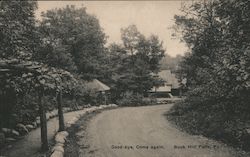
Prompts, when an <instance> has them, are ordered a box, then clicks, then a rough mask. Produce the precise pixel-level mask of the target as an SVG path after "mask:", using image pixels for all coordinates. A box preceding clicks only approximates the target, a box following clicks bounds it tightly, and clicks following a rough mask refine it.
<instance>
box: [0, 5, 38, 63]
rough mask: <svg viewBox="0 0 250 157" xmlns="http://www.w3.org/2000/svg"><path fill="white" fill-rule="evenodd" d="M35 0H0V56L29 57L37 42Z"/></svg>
mask: <svg viewBox="0 0 250 157" xmlns="http://www.w3.org/2000/svg"><path fill="white" fill-rule="evenodd" d="M36 7H37V6H36V2H35V1H11V2H9V1H1V2H0V36H1V38H0V57H1V58H10V57H16V58H22V59H27V58H28V59H29V58H31V56H32V53H34V51H35V50H36V47H37V46H36V45H37V43H38V41H39V40H38V38H37V31H36V28H35V18H34V10H35V9H36Z"/></svg>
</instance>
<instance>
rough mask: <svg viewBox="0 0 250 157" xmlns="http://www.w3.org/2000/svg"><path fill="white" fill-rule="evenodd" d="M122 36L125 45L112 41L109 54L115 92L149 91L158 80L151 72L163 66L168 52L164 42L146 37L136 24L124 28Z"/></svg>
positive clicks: (153, 37) (143, 92)
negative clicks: (162, 63) (165, 54)
mask: <svg viewBox="0 0 250 157" xmlns="http://www.w3.org/2000/svg"><path fill="white" fill-rule="evenodd" d="M121 38H122V41H123V44H122V45H117V44H112V45H111V46H110V47H109V53H108V54H109V62H110V64H111V65H112V67H111V69H113V73H114V74H113V76H112V81H113V82H115V83H114V89H115V93H116V94H118V95H120V96H122V95H123V94H124V93H126V92H133V93H134V94H142V95H143V94H146V93H147V91H148V90H150V89H151V88H152V87H153V85H154V83H156V82H157V81H155V80H156V79H157V78H156V77H154V76H153V75H152V73H157V72H158V70H159V68H160V67H159V61H160V60H161V58H162V57H163V55H164V52H165V51H164V49H163V48H162V42H160V41H159V39H158V37H157V36H155V35H152V36H150V37H148V38H146V37H145V36H144V35H142V34H141V33H140V32H139V31H138V29H137V27H136V26H135V25H131V26H128V27H127V28H123V29H121Z"/></svg>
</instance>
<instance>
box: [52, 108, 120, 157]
mask: <svg viewBox="0 0 250 157" xmlns="http://www.w3.org/2000/svg"><path fill="white" fill-rule="evenodd" d="M113 107H117V105H116V104H109V105H100V106H98V107H96V106H93V107H90V108H86V109H84V110H83V112H82V113H81V114H78V115H76V116H75V117H73V118H72V119H71V120H69V121H68V122H66V127H67V128H68V127H70V126H71V125H73V124H75V123H76V121H78V120H79V119H80V118H81V117H82V116H83V115H85V114H86V113H91V112H93V111H97V110H101V109H105V108H113ZM68 135H69V133H68V132H67V131H61V132H57V133H56V135H55V146H54V147H53V148H52V154H51V156H50V157H63V155H64V144H65V141H66V138H67V137H68Z"/></svg>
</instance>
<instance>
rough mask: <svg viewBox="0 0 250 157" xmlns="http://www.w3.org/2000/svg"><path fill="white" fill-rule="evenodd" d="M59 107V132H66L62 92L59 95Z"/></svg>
mask: <svg viewBox="0 0 250 157" xmlns="http://www.w3.org/2000/svg"><path fill="white" fill-rule="evenodd" d="M57 105H58V106H57V107H58V117H59V131H64V130H65V126H64V117H63V109H62V91H61V90H60V92H59V93H58V94H57Z"/></svg>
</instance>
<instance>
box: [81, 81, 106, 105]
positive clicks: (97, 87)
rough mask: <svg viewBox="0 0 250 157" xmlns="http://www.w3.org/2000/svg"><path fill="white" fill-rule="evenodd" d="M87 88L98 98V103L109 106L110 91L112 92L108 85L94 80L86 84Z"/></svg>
mask: <svg viewBox="0 0 250 157" xmlns="http://www.w3.org/2000/svg"><path fill="white" fill-rule="evenodd" d="M85 86H86V87H87V89H89V90H90V92H92V93H94V94H95V95H96V96H97V99H98V100H96V101H99V103H104V104H107V101H108V94H109V93H108V91H109V90H110V88H109V87H108V86H107V85H105V84H104V83H102V82H101V81H99V80H97V79H93V80H91V81H88V82H86V83H85Z"/></svg>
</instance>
